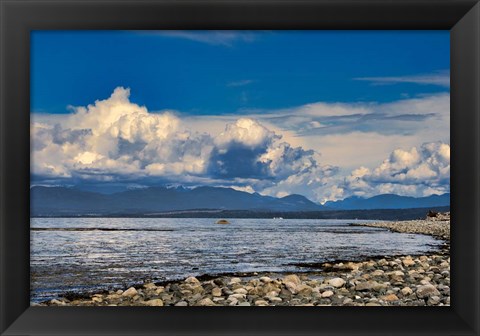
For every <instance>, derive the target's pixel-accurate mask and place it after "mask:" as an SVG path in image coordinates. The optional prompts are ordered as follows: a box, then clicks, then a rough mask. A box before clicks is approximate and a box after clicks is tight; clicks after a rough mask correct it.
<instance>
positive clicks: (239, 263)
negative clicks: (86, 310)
mask: <svg viewBox="0 0 480 336" xmlns="http://www.w3.org/2000/svg"><path fill="white" fill-rule="evenodd" d="M354 222H356V221H354V220H316V219H315V220H312V219H306V220H302V219H290V220H276V219H232V220H231V224H229V225H218V224H215V219H208V218H207V219H204V218H201V219H199V218H194V219H192V218H188V219H185V218H33V219H32V220H31V229H32V230H31V263H30V265H31V300H32V301H33V302H35V301H42V300H46V299H50V298H53V297H55V296H57V295H58V294H60V293H64V292H67V291H91V290H97V289H104V288H110V287H112V288H113V287H123V286H127V285H128V284H132V283H137V282H140V281H143V280H145V279H152V280H157V281H162V280H173V279H179V278H184V277H187V276H190V275H200V274H219V273H225V272H264V271H266V272H280V273H283V272H294V271H306V270H308V269H306V268H302V267H297V266H293V265H292V264H295V263H318V262H324V261H328V260H335V259H342V260H343V259H351V260H355V259H358V258H363V257H366V256H377V255H395V254H418V253H424V252H428V251H432V250H435V249H438V248H439V245H440V244H441V241H439V240H436V239H434V238H432V237H430V236H425V235H415V234H400V233H392V232H389V231H388V230H384V229H378V228H368V227H354V226H349V223H354ZM358 222H365V221H364V220H363V221H358Z"/></svg>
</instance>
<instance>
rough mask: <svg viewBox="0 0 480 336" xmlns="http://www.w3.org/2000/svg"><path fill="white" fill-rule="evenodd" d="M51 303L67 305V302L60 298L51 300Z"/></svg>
mask: <svg viewBox="0 0 480 336" xmlns="http://www.w3.org/2000/svg"><path fill="white" fill-rule="evenodd" d="M50 303H51V304H56V305H60V306H65V305H66V303H65V302H64V301H60V300H57V299H53V300H50Z"/></svg>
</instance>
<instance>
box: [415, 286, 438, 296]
mask: <svg viewBox="0 0 480 336" xmlns="http://www.w3.org/2000/svg"><path fill="white" fill-rule="evenodd" d="M434 295H436V296H439V295H440V292H439V291H438V290H437V289H436V288H435V286H433V285H424V286H420V287H418V288H417V296H418V298H420V299H423V298H426V297H430V296H434Z"/></svg>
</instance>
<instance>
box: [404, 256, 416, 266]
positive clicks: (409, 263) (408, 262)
mask: <svg viewBox="0 0 480 336" xmlns="http://www.w3.org/2000/svg"><path fill="white" fill-rule="evenodd" d="M402 264H403V265H404V266H407V267H409V266H413V265H415V261H414V260H413V259H412V258H410V257H406V258H404V259H403V260H402Z"/></svg>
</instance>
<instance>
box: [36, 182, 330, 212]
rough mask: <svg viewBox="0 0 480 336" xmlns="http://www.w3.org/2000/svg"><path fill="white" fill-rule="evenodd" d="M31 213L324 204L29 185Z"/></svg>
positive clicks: (227, 194) (211, 193)
mask: <svg viewBox="0 0 480 336" xmlns="http://www.w3.org/2000/svg"><path fill="white" fill-rule="evenodd" d="M30 199H31V203H30V204H31V206H30V210H31V215H32V216H62V215H65V216H78V215H115V214H122V215H124V214H130V215H145V214H155V213H161V212H168V211H181V210H208V209H215V210H248V211H280V212H284V211H293V212H302V211H322V210H325V207H324V206H322V205H320V204H317V203H314V202H312V201H310V200H309V199H307V198H306V197H304V196H301V195H289V196H286V197H283V198H276V197H270V196H262V195H260V194H258V193H254V194H250V193H247V192H242V191H238V190H234V189H231V188H216V187H197V188H194V189H185V188H182V187H179V188H165V187H152V188H145V189H134V190H128V191H124V192H119V193H113V194H100V193H96V192H90V191H82V190H78V189H75V188H66V187H41V186H35V187H32V188H30Z"/></svg>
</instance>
